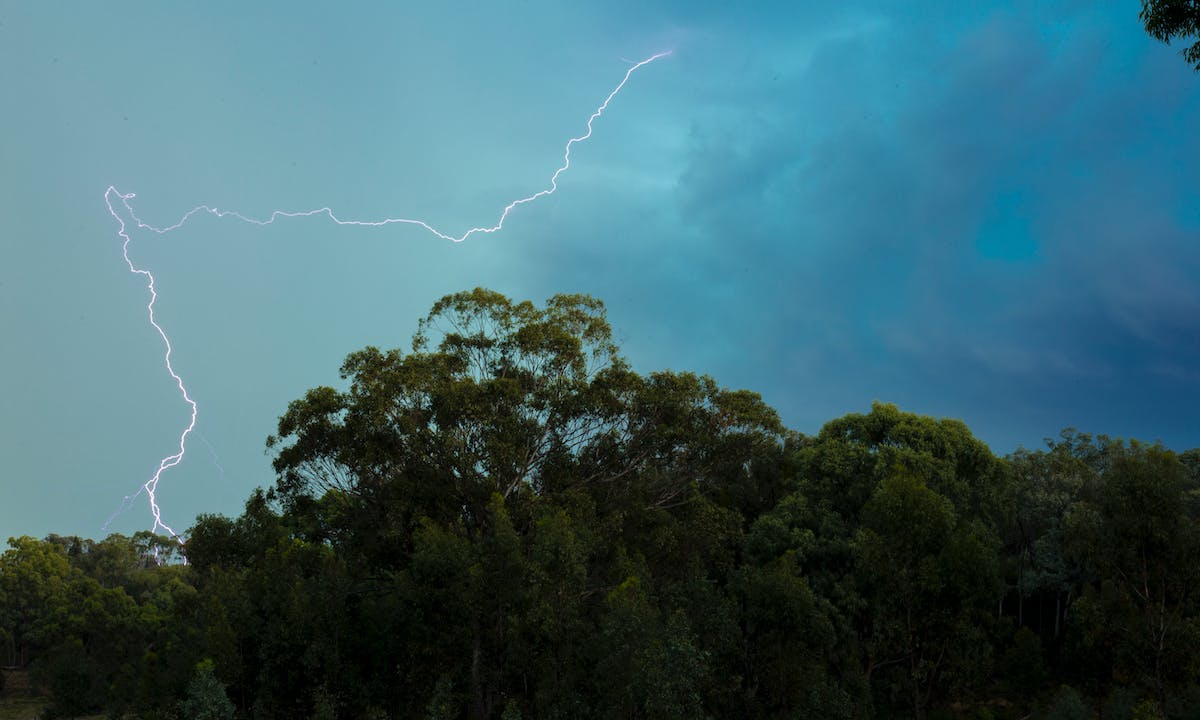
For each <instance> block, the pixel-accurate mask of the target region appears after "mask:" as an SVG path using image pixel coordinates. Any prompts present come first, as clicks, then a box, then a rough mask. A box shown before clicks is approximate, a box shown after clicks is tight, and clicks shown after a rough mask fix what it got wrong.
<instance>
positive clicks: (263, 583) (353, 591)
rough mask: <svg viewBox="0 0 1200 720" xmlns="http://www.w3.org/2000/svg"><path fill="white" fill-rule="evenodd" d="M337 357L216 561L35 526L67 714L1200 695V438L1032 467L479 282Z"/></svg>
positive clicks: (921, 422) (1144, 699) (956, 704)
mask: <svg viewBox="0 0 1200 720" xmlns="http://www.w3.org/2000/svg"><path fill="white" fill-rule="evenodd" d="M342 372H343V377H344V379H346V380H347V381H348V383H347V385H346V387H345V388H344V389H342V390H337V389H334V388H316V389H313V390H311V391H309V392H308V393H307V394H306V395H305V396H304V397H303V398H301V399H299V400H297V401H295V402H293V403H292V404H291V405H290V406H289V407H288V409H287V412H286V413H285V414H284V416H283V417H282V418H281V419H280V423H279V430H278V434H277V435H276V436H275V437H273V438H271V439H270V440H269V444H270V446H271V447H272V448H273V449H274V450H275V451H276V453H277V455H276V459H275V468H276V470H277V471H278V478H277V482H276V484H275V486H274V487H273V488H272V489H270V490H266V491H263V490H259V491H256V492H254V493H253V494H252V495H251V496H250V498H249V499H248V501H247V503H246V507H245V510H244V512H243V513H242V514H241V515H240V516H238V517H236V518H225V517H221V516H212V515H206V516H201V517H199V518H197V521H196V524H195V525H194V526H193V528H192V529H191V530H190V532H189V533H188V535H189V539H188V542H187V545H186V547H185V548H184V549H183V550H182V552H183V553H184V554H185V555H186V559H187V565H181V564H177V563H176V562H175V561H177V560H178V559H180V558H179V552H180V549H179V548H178V546H177V545H176V544H175V542H174V541H173V540H172V539H170V538H162V537H159V536H155V535H153V534H151V533H139V534H137V535H135V536H133V537H123V536H119V535H114V536H111V537H109V538H106V539H105V540H103V541H100V542H94V541H91V540H86V539H81V538H77V537H60V536H51V537H49V538H47V539H46V540H44V541H38V540H34V539H32V538H19V539H14V540H11V541H10V543H9V544H10V549H9V550H8V551H7V552H5V553H4V554H3V555H0V653H2V654H5V655H6V656H7V658H8V662H10V663H12V664H15V665H19V666H22V667H24V666H29V667H31V668H32V670H33V677H34V679H35V680H36V681H37V682H38V683H40V687H41V688H42V689H43V690H44V691H46V692H47V693H48V694H49V695H50V698H49V700H50V702H49V703H48V706H47V708H46V712H47V714H48V715H49V716H56V715H57V716H70V715H75V714H79V713H91V712H104V713H106V714H108V715H109V716H112V717H128V718H172V717H184V718H191V717H205V718H231V717H238V718H247V719H252V720H274V719H280V720H282V719H284V718H305V717H307V718H337V717H342V718H359V717H362V718H370V719H371V720H384V719H385V718H410V717H429V718H456V719H457V718H463V717H466V718H471V719H472V720H483V719H484V718H488V719H492V718H504V719H506V720H512V719H514V718H545V719H550V718H572V719H574V718H583V719H590V718H676V717H678V718H684V717H686V718H703V717H745V718H751V719H759V718H782V717H821V718H847V719H850V718H853V719H855V720H860V719H861V720H865V719H868V718H885V717H887V718H890V717H914V718H924V717H945V718H949V717H956V718H966V717H976V718H984V717H993V716H995V717H1022V716H1025V715H1026V714H1027V713H1029V712H1034V713H1035V716H1037V717H1058V718H1071V717H1090V716H1091V709H1092V708H1095V709H1097V710H1100V709H1103V711H1104V716H1105V717H1130V716H1134V715H1137V714H1138V713H1140V714H1141V715H1140V716H1143V717H1190V716H1195V711H1196V709H1197V708H1198V707H1200V685H1198V683H1197V680H1196V678H1198V677H1200V587H1197V583H1198V582H1200V529H1198V528H1200V451H1197V450H1193V451H1188V452H1185V453H1182V454H1180V455H1175V454H1174V453H1171V452H1170V451H1168V450H1166V449H1165V448H1162V447H1159V446H1151V445H1144V444H1140V443H1128V444H1127V443H1124V442H1121V441H1119V440H1113V439H1110V438H1106V437H1104V436H1099V437H1093V436H1090V435H1086V434H1081V433H1077V432H1075V431H1073V430H1068V431H1064V433H1063V434H1062V435H1061V436H1060V437H1059V438H1057V439H1055V440H1054V441H1051V442H1049V443H1048V445H1047V447H1046V448H1045V449H1044V450H1039V451H1026V450H1021V451H1018V452H1017V453H1014V454H1013V455H1012V456H1010V457H1008V458H1006V459H1003V460H1001V459H999V458H996V457H995V456H993V455H992V454H991V452H990V451H989V450H988V448H987V447H986V446H985V445H984V444H983V443H981V442H980V441H979V440H977V439H976V438H974V437H973V436H972V435H971V433H970V431H969V430H968V429H967V427H966V426H965V425H964V424H963V423H961V422H958V421H954V420H945V419H941V420H939V419H934V418H929V417H925V416H920V415H915V414H912V413H906V412H902V411H901V410H900V409H899V408H897V407H895V406H894V405H886V404H878V403H877V404H875V405H873V406H872V407H871V410H870V412H868V413H865V414H851V415H847V416H845V417H843V418H838V419H835V420H833V421H831V422H829V423H828V424H826V426H825V427H824V428H822V430H821V432H820V434H819V435H818V436H816V437H805V436H802V435H800V434H798V433H795V432H791V431H788V430H787V429H786V428H784V427H783V426H782V425H781V423H780V422H779V418H778V416H777V415H776V414H775V412H774V411H773V410H772V409H771V408H770V407H768V406H766V405H765V404H764V403H763V402H762V400H761V398H760V397H759V396H757V395H756V394H754V393H751V392H747V391H735V390H728V389H725V388H722V387H720V386H719V385H718V384H717V383H716V382H715V381H714V380H713V379H711V378H708V377H706V376H703V375H697V374H694V373H687V372H660V373H650V374H647V375H640V374H638V373H634V372H633V371H632V370H631V369H630V368H629V366H628V364H627V363H626V362H625V360H624V359H623V358H621V356H620V355H619V353H618V349H617V348H616V345H615V343H613V341H612V337H611V329H610V328H609V326H608V324H607V320H606V319H605V315H604V309H603V305H602V304H600V303H599V301H597V300H595V299H593V298H589V297H587V296H579V295H563V296H556V297H554V298H551V299H550V300H549V301H547V303H546V304H545V305H544V306H541V307H538V306H535V305H534V304H532V303H527V302H522V303H516V302H513V301H511V300H509V299H508V298H505V297H504V296H502V295H499V294H497V293H494V292H491V291H487V290H475V291H471V292H465V293H458V294H455V295H450V296H447V297H445V298H443V299H442V300H440V301H439V302H438V303H437V304H435V305H434V307H433V309H432V311H431V312H430V313H429V315H428V316H426V317H425V318H424V320H423V321H422V322H421V323H420V326H419V330H418V333H417V335H416V337H415V338H414V343H413V348H412V352H409V353H405V352H402V351H399V350H391V351H380V350H378V349H375V348H365V349H363V350H361V351H358V352H356V353H352V354H351V355H350V356H349V357H348V358H347V360H346V362H345V364H344V365H343V367H342ZM163 560H166V561H168V562H165V563H163V562H161V561H163ZM22 675H23V673H22Z"/></svg>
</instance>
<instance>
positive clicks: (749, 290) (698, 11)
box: [0, 0, 1200, 537]
mask: <svg viewBox="0 0 1200 720" xmlns="http://www.w3.org/2000/svg"><path fill="white" fill-rule="evenodd" d="M591 5H592V6H591V7H584V6H583V4H582V3H560V2H548V1H546V2H543V1H541V0H529V1H525V2H510V3H469V2H456V1H448V2H438V3H363V4H358V5H356V6H355V7H352V8H350V9H343V8H340V7H339V8H337V9H332V8H333V7H334V6H332V5H329V4H324V3H322V4H317V3H307V4H305V3H299V4H297V3H285V2H261V3H250V4H247V3H237V2H223V1H214V2H207V3H202V4H183V3H160V2H150V1H146V2H127V1H119V0H118V1H114V2H108V3H66V2H54V1H49V0H48V1H46V2H37V3H18V2H5V3H0V67H3V68H4V71H3V72H0V98H3V101H2V103H3V105H2V107H3V110H2V112H0V137H3V138H4V140H3V142H0V183H2V187H0V250H2V252H3V257H4V260H3V262H0V309H2V312H0V338H2V341H0V382H2V383H3V398H4V399H3V401H2V402H0V537H7V536H17V535H22V534H30V535H34V536H44V535H46V534H48V533H59V534H78V535H83V536H89V537H102V536H103V535H104V534H105V533H106V532H109V531H112V532H123V533H132V532H135V531H137V530H142V529H149V528H150V527H151V526H152V524H153V520H152V518H151V515H150V512H149V509H148V506H147V504H146V501H145V497H144V496H143V497H138V498H135V499H134V500H133V501H132V502H130V503H127V505H128V507H126V508H125V509H124V511H123V512H120V513H118V514H117V515H116V517H115V518H113V519H112V522H111V524H110V525H108V526H107V529H106V526H105V523H106V521H108V520H109V519H110V517H111V516H112V515H113V513H114V512H115V511H117V510H118V509H119V508H121V506H122V500H123V498H125V497H126V496H128V495H131V494H133V493H134V492H135V491H136V490H137V489H138V487H139V485H141V483H143V482H145V481H146V480H147V479H148V478H149V477H150V476H151V474H152V473H153V472H154V469H155V468H156V467H157V466H158V463H159V460H160V458H161V457H163V456H164V455H168V454H170V453H172V452H174V447H175V445H176V443H177V438H178V435H179V432H180V431H181V430H182V428H183V427H185V426H186V424H187V421H188V415H189V408H188V406H187V405H186V404H185V403H184V402H183V401H182V398H181V397H180V394H179V391H178V388H177V387H176V386H175V384H174V382H173V381H172V380H171V378H170V376H169V375H168V374H167V372H166V370H165V368H164V365H163V359H164V358H163V354H164V346H163V344H162V340H161V339H160V338H159V337H158V335H157V334H156V333H155V332H154V330H153V328H152V327H151V326H150V325H149V323H148V320H147V313H146V303H147V301H148V299H149V293H148V291H147V288H146V283H145V279H144V278H143V277H141V276H138V275H134V274H131V273H130V272H129V268H128V267H127V266H126V265H125V262H124V260H123V259H122V256H121V238H120V237H119V236H118V234H117V232H118V230H119V226H118V224H117V223H116V222H115V221H114V219H113V217H112V216H111V215H110V214H109V213H108V210H107V208H106V207H105V203H104V193H105V190H106V188H108V187H109V186H110V185H112V186H114V187H115V188H117V190H119V191H120V192H121V193H136V197H135V198H133V199H132V200H131V203H133V205H134V207H135V209H136V211H137V213H138V215H139V216H140V217H141V218H142V219H143V220H145V221H146V222H147V223H149V224H152V225H158V226H165V225H170V224H172V223H175V222H176V221H178V220H179V219H180V218H181V217H182V216H183V215H184V213H186V212H187V211H188V210H189V209H191V208H193V207H195V206H197V205H200V204H208V205H210V206H214V207H217V208H220V209H229V210H237V211H239V212H241V213H244V214H246V215H250V216H254V217H265V216H268V215H269V214H270V213H271V211H272V210H276V209H283V210H309V209H315V208H321V207H330V208H333V209H334V211H335V212H336V213H337V214H338V215H339V216H340V217H343V218H355V219H378V218H383V217H408V218H415V219H421V220H425V221H427V222H429V223H430V224H433V225H435V226H437V227H439V228H441V229H443V230H445V231H446V232H447V233H449V234H459V233H461V232H463V231H464V230H466V229H467V228H470V227H473V226H476V225H490V224H493V223H494V222H495V221H496V219H497V217H498V215H499V211H500V210H501V208H503V207H504V205H505V204H507V203H508V202H509V201H511V200H513V199H516V198H518V197H523V196H526V195H529V194H531V193H533V192H536V191H537V190H540V189H542V188H543V187H545V186H546V184H547V183H548V181H549V178H550V175H551V174H552V173H553V172H554V170H555V168H557V167H558V166H559V165H560V164H561V162H562V152H563V148H564V145H565V142H566V140H567V139H568V138H570V137H573V136H577V135H580V134H582V132H584V131H585V130H586V121H587V118H588V116H589V115H590V114H591V113H592V112H593V111H594V110H595V109H596V107H597V106H598V105H599V104H600V102H601V101H602V100H603V99H604V97H605V96H606V95H607V94H608V93H609V92H610V91H611V90H612V89H613V88H614V87H615V86H616V85H617V83H618V82H619V81H620V80H621V78H622V76H623V75H624V73H625V72H626V70H627V69H628V68H629V67H630V64H631V63H633V62H637V61H638V60H641V59H643V58H646V57H649V56H651V55H653V54H654V53H657V52H660V51H664V50H671V51H672V54H671V55H670V56H669V57H667V58H663V59H662V60H659V61H655V62H654V63H652V64H650V65H647V66H644V67H643V68H641V69H639V70H638V71H637V72H635V73H634V75H633V76H632V77H631V78H630V80H629V83H628V84H627V85H626V86H625V87H624V88H623V89H622V91H621V93H620V94H618V95H617V96H616V97H615V98H614V99H613V102H612V104H611V105H610V106H609V108H608V110H607V111H606V113H605V114H604V115H603V116H602V117H601V118H599V119H598V120H597V121H596V122H595V124H594V134H593V135H592V137H591V138H589V139H588V140H587V141H586V142H584V143H580V144H577V145H576V146H575V147H574V148H573V150H572V166H571V168H570V170H569V171H568V172H566V173H564V174H563V175H562V176H561V177H560V179H559V184H558V191H557V192H556V193H554V194H553V195H550V196H547V197H544V198H541V199H539V200H538V201H537V202H536V203H530V204H528V205H525V206H522V207H520V208H518V209H517V210H515V211H514V212H513V213H512V215H510V216H509V218H508V219H507V221H506V223H505V226H504V228H503V230H502V231H501V232H498V233H495V234H492V235H486V236H474V237H472V238H469V239H468V240H467V241H466V242H463V243H460V244H454V243H449V242H446V241H444V240H441V239H438V238H436V237H434V236H431V235H429V234H428V233H425V232H423V231H421V230H420V229H418V228H413V227H404V226H390V227H387V228H380V229H370V228H361V227H358V228H349V227H339V226H337V225H334V224H332V223H331V222H329V221H328V219H324V218H320V217H315V218H307V219H293V220H281V221H279V222H277V223H275V224H274V225H271V226H268V227H257V226H252V225H246V224H244V223H239V222H237V221H235V220H233V219H230V218H225V219H218V218H215V217H212V216H208V215H200V216H196V217H194V218H193V219H192V220H190V221H189V222H188V224H187V225H185V226H184V227H182V228H180V229H179V230H176V231H174V232H172V233H170V234H167V235H162V236H157V235H154V234H153V233H149V232H145V231H142V232H138V231H136V230H134V231H131V233H130V234H131V242H130V246H129V252H130V256H131V258H132V259H133V261H134V262H135V264H137V265H139V266H140V267H145V268H148V269H150V270H151V271H152V272H153V273H154V275H155V277H156V281H157V290H158V292H159V299H158V302H157V305H156V311H157V313H158V314H157V317H158V320H159V322H160V323H161V325H162V326H163V328H164V329H165V331H166V332H167V333H168V335H169V336H170V338H171V341H172V343H173V347H174V355H173V361H174V365H175V368H176V370H177V371H178V372H179V373H180V375H181V376H182V377H183V378H184V380H185V382H186V383H187V387H188V389H189V391H190V392H191V395H192V397H194V398H195V400H196V402H197V403H198V407H199V416H198V423H197V426H196V432H195V433H194V434H193V435H192V436H191V437H190V439H189V444H188V448H187V455H186V457H185V459H184V462H183V463H181V464H180V465H179V466H178V467H176V468H173V469H171V470H169V471H167V472H166V473H165V474H164V475H163V477H162V482H161V484H160V486H159V493H158V495H159V500H160V503H161V506H162V508H163V518H164V520H165V521H167V522H168V523H170V524H171V525H172V526H173V527H176V528H178V529H182V528H186V527H188V526H190V525H191V524H192V522H193V521H194V519H195V517H196V515H197V514H199V513H223V514H228V515H233V514H237V513H238V512H240V510H241V507H242V505H243V503H244V502H245V500H246V498H247V497H248V496H249V494H250V493H251V492H252V490H253V489H254V488H255V487H259V486H263V487H266V486H269V485H270V484H271V483H272V482H273V480H274V477H273V474H272V471H271V466H270V460H271V457H270V455H268V454H267V452H266V450H265V445H264V440H265V438H266V436H267V435H269V434H270V433H271V432H272V431H273V430H274V426H275V423H276V421H277V419H278V417H279V415H280V414H281V413H282V412H283V411H284V409H285V408H286V407H287V404H288V402H290V401H291V400H293V399H296V398H299V397H301V396H302V395H303V394H304V392H305V390H306V389H308V388H310V387H314V386H317V385H329V384H337V383H338V382H339V381H338V375H337V370H338V367H339V365H340V364H341V361H342V359H343V358H344V357H345V355H346V354H347V353H349V352H351V351H353V350H356V349H358V348H361V347H363V346H365V345H376V346H379V347H385V348H390V347H407V346H408V344H409V341H410V338H411V335H412V333H413V331H414V330H415V328H416V322H417V320H418V318H420V317H422V316H423V315H424V314H425V313H426V312H427V311H428V309H429V307H430V306H431V305H432V304H433V302H434V301H436V300H437V299H438V298H439V297H441V296H442V295H444V294H447V293H451V292H456V291H459V290H464V289H470V288H473V287H476V286H483V287H489V288H492V289H495V290H498V291H500V292H503V293H505V294H507V295H509V296H510V297H513V298H514V299H532V300H535V301H538V302H541V301H543V300H545V299H546V298H547V297H549V296H550V295H553V294H555V293H560V292H567V293H574V292H583V293H590V294H592V295H595V296H597V297H599V298H601V299H602V300H604V301H605V303H606V304H607V307H608V316H609V320H610V322H611V323H612V325H613V327H614V329H615V332H616V336H617V339H618V341H619V342H620V345H621V347H622V349H623V351H624V353H625V355H626V356H627V357H628V358H629V360H630V361H631V362H632V363H633V365H634V367H635V368H636V369H638V370H639V371H643V372H649V371H653V370H661V369H673V370H692V371H697V372H703V373H707V374H710V375H712V376H713V377H715V378H716V379H717V380H718V381H719V382H721V383H722V384H724V385H726V386H729V387H736V388H748V389H751V390H755V391H757V392H760V393H762V395H763V397H764V398H765V400H766V401H767V402H768V403H769V404H771V405H772V406H773V407H775V408H777V409H778V410H779V412H780V414H781V416H782V417H783V419H784V421H785V423H787V424H788V425H789V426H790V427H792V428H794V429H796V430H799V431H801V432H804V433H809V434H812V433H816V432H818V431H819V430H820V428H821V426H822V424H824V423H825V422H827V421H828V420H831V419H834V418H836V417H840V416H842V415H845V414H847V413H852V412H866V411H868V410H869V409H870V405H871V403H872V401H876V400H879V401H884V402H894V403H897V404H898V405H899V406H900V407H901V408H902V409H904V410H907V411H912V412H917V413H922V414H928V415H933V416H936V417H952V418H958V419H961V420H963V421H965V422H966V423H967V424H968V426H969V427H970V428H971V429H972V431H973V432H974V433H975V434H976V435H977V436H978V437H979V438H981V439H982V440H984V441H985V442H986V443H988V445H989V446H990V447H991V448H992V449H993V451H995V452H996V453H997V454H1001V455H1003V454H1007V453H1009V452H1011V451H1013V450H1014V449H1016V448H1017V447H1019V446H1024V447H1027V448H1037V447H1041V446H1042V445H1043V442H1044V439H1045V438H1047V437H1053V436H1056V435H1057V434H1058V433H1059V431H1060V430H1061V429H1062V428H1064V427H1067V426H1073V427H1076V428H1079V429H1080V430H1081V431H1085V432H1092V433H1105V434H1109V435H1113V436H1120V437H1125V438H1130V437H1133V438H1139V439H1143V440H1147V441H1153V440H1156V439H1161V440H1162V442H1164V443H1165V444H1167V445H1168V446H1170V447H1173V448H1176V449H1180V450H1182V449H1186V448H1190V447H1194V446H1197V445H1200V413H1198V412H1197V411H1196V410H1195V408H1196V407H1197V405H1200V162H1197V160H1200V133H1198V132H1197V131H1196V129H1197V128H1200V75H1198V74H1195V73H1193V72H1192V71H1191V69H1190V68H1189V66H1188V65H1187V63H1185V62H1184V61H1183V59H1182V58H1181V57H1179V55H1178V49H1179V48H1178V47H1174V48H1173V47H1168V46H1166V45H1164V44H1162V43H1158V42H1156V41H1154V40H1152V39H1151V38H1149V37H1148V36H1146V35H1145V33H1144V31H1143V30H1142V28H1141V26H1140V24H1139V21H1138V17H1137V15H1138V10H1139V7H1140V4H1139V3H1137V2H1128V1H1122V2H1112V3H1096V2H1081V1H1073V0H1037V1H1036V2H1033V1H1024V0H1018V1H1016V2H1005V3H993V4H989V3H986V2H977V3H975V2H973V3H962V2H929V1H925V0H916V1H909V2H899V1H887V2H884V1H880V2H861V3H856V2H849V3H847V2H824V1H816V0H814V1H813V2H807V3H794V2H758V3H721V2H698V1H696V0H687V1H686V2H684V1H682V0H680V1H678V2H653V1H646V0H640V1H639V2H624V1H616V2H608V3H593V4H591ZM126 219H128V218H126Z"/></svg>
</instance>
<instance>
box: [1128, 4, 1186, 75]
mask: <svg viewBox="0 0 1200 720" xmlns="http://www.w3.org/2000/svg"><path fill="white" fill-rule="evenodd" d="M1138 16H1139V17H1140V18H1141V20H1142V23H1143V24H1144V25H1145V26H1146V32H1148V33H1150V35H1151V37H1153V38H1154V39H1156V40H1161V41H1163V42H1165V43H1169V42H1171V41H1172V40H1173V39H1175V38H1179V39H1180V40H1187V39H1188V38H1192V37H1195V38H1196V41H1195V42H1193V43H1192V45H1191V46H1190V47H1185V48H1184V49H1183V50H1181V51H1180V53H1179V54H1180V55H1183V59H1184V60H1186V61H1188V62H1189V63H1192V64H1193V65H1194V66H1195V69H1196V72H1200V0H1142V11H1141V13H1139V15H1138Z"/></svg>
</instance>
